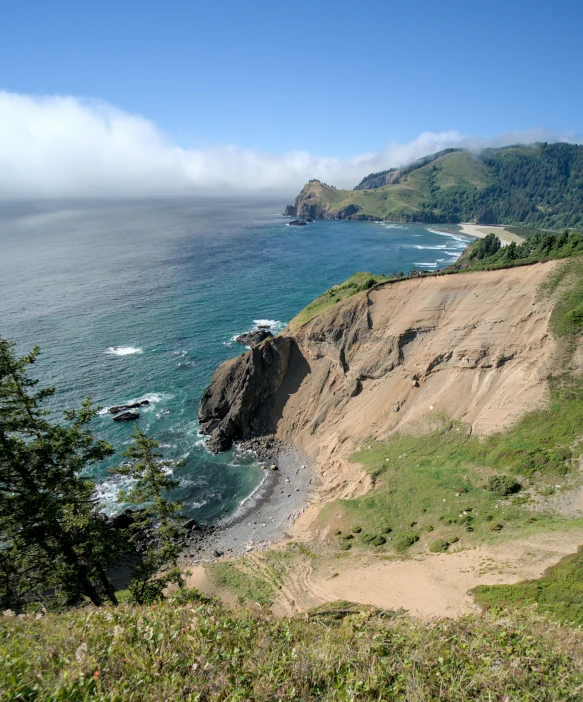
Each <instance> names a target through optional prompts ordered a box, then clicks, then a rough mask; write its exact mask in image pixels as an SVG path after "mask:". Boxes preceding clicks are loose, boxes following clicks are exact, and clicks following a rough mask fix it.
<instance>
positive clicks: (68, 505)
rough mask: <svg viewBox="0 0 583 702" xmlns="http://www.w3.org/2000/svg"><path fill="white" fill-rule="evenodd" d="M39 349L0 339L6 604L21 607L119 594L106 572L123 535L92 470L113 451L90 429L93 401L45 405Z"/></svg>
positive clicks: (48, 391)
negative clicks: (104, 507) (109, 517)
mask: <svg viewBox="0 0 583 702" xmlns="http://www.w3.org/2000/svg"><path fill="white" fill-rule="evenodd" d="M38 354H39V349H38V348H34V349H33V351H32V352H31V353H30V354H28V355H26V356H23V357H22V358H18V357H17V356H16V355H15V352H14V344H12V343H10V342H8V341H6V340H4V339H1V338H0V602H1V603H2V604H3V606H5V607H18V606H20V605H21V604H22V603H23V602H24V601H26V600H27V599H30V598H31V597H33V596H34V597H37V596H39V595H42V596H43V597H51V598H53V599H54V598H57V599H58V598H60V599H61V600H63V601H64V603H65V604H74V603H77V602H79V601H81V600H82V599H83V598H84V597H88V598H89V599H90V600H91V601H92V602H93V603H94V604H95V605H100V604H102V602H103V597H104V596H105V597H107V598H108V599H109V600H111V601H112V602H114V603H116V597H115V593H114V590H113V587H112V586H111V583H110V582H109V580H108V578H107V575H106V570H107V568H108V567H109V566H110V565H111V564H112V563H113V562H114V561H115V560H116V558H117V557H118V555H119V553H120V552H121V551H122V549H123V545H124V544H123V537H122V536H121V535H120V533H119V532H117V533H116V532H115V531H114V530H112V529H110V528H109V527H108V526H107V525H106V523H105V522H104V520H101V519H98V518H97V517H96V510H95V500H94V499H93V494H94V489H95V486H94V484H93V482H92V481H90V480H89V479H87V478H85V477H83V473H84V472H85V471H86V470H87V468H88V467H90V466H91V465H94V464H96V463H100V462H101V461H103V459H104V458H106V457H107V456H109V455H111V454H112V453H113V448H112V447H111V445H110V444H108V443H106V442H105V441H100V440H97V439H96V438H95V437H94V436H93V434H92V433H91V432H90V431H89V429H88V424H89V422H90V421H91V419H92V418H93V416H94V415H95V410H94V409H93V408H92V407H91V404H90V400H89V399H87V400H86V401H85V402H84V403H83V404H82V405H81V407H80V408H79V409H78V410H71V411H68V412H65V413H64V415H65V420H66V423H64V424H58V423H54V422H51V421H50V420H49V419H48V414H49V413H48V411H46V410H44V409H42V403H43V402H44V401H45V400H46V399H47V398H49V397H51V396H52V395H53V394H54V392H55V390H54V388H51V387H49V388H43V389H37V385H38V381H37V380H34V379H32V378H31V377H30V375H29V374H28V368H29V366H31V365H32V364H34V363H35V361H36V359H37V356H38Z"/></svg>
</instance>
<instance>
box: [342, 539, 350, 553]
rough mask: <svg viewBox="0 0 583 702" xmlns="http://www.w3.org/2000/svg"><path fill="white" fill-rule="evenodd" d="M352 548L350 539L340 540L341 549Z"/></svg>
mask: <svg viewBox="0 0 583 702" xmlns="http://www.w3.org/2000/svg"><path fill="white" fill-rule="evenodd" d="M351 548H352V544H351V543H350V541H341V542H340V550H341V551H348V550H350V549H351Z"/></svg>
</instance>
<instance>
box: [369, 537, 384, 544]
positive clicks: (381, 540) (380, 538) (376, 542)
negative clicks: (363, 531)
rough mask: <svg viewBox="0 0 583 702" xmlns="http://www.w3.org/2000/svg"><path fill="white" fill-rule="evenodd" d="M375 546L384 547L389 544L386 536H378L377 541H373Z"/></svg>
mask: <svg viewBox="0 0 583 702" xmlns="http://www.w3.org/2000/svg"><path fill="white" fill-rule="evenodd" d="M371 543H372V545H373V546H382V545H383V544H386V543H387V540H386V539H385V537H384V536H377V537H376V538H375V539H373V540H372V541H371Z"/></svg>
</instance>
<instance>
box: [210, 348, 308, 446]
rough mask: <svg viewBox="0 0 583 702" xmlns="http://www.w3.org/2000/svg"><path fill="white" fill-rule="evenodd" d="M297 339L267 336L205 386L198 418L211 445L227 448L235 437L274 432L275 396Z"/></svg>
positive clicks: (220, 367)
mask: <svg viewBox="0 0 583 702" xmlns="http://www.w3.org/2000/svg"><path fill="white" fill-rule="evenodd" d="M293 346H294V341H293V339H291V338H290V337H276V338H271V339H267V340H266V341H264V342H263V343H262V344H260V345H259V346H255V347H254V348H252V349H251V350H250V351H248V352H247V353H245V354H243V355H241V356H238V357H237V358H233V359H231V360H230V361H226V362H225V363H223V364H222V365H220V366H219V367H218V368H217V370H216V371H215V373H214V375H213V378H212V381H211V384H210V385H209V386H208V388H207V389H206V390H205V392H204V394H203V396H202V400H201V403H200V408H199V412H198V419H199V421H200V423H201V431H202V433H203V434H210V440H209V448H210V449H211V450H212V451H224V450H225V449H228V448H230V446H231V445H232V443H233V441H237V440H241V439H247V438H249V437H251V436H253V435H255V434H271V433H273V431H274V428H275V426H276V424H277V412H276V410H277V408H276V406H275V398H276V395H277V393H278V391H279V390H280V388H281V385H282V383H283V381H284V379H285V377H286V375H287V371H288V364H289V360H290V355H291V351H292V347H293Z"/></svg>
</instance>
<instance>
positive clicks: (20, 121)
mask: <svg viewBox="0 0 583 702" xmlns="http://www.w3.org/2000/svg"><path fill="white" fill-rule="evenodd" d="M557 139H564V140H567V141H574V140H575V137H574V135H573V134H567V135H552V134H550V133H549V132H548V131H547V130H545V129H542V128H541V129H533V130H529V131H525V132H510V133H508V134H502V135H500V136H498V137H496V138H494V139H479V138H475V137H467V136H464V135H462V134H461V133H460V132H458V131H445V132H440V133H434V132H424V133H423V134H420V135H419V136H418V137H417V138H416V139H414V140H413V141H411V142H409V143H406V144H400V143H397V142H390V143H389V144H388V145H387V146H386V148H384V149H383V150H382V151H380V152H379V153H376V154H374V153H367V154H361V155H358V156H354V157H351V158H346V159H337V158H331V157H330V158H325V157H319V156H314V155H312V154H310V153H308V152H306V151H293V152H290V153H285V154H268V153H262V152H260V151H256V150H252V149H240V148H237V147H235V146H217V147H213V148H205V149H182V148H180V147H178V146H174V145H172V144H170V143H168V141H167V140H166V139H165V138H164V136H163V135H162V134H161V132H160V130H159V129H158V128H157V127H156V125H155V124H153V123H152V122H150V121H149V120H147V119H145V118H143V117H140V116H137V115H131V114H128V113H126V112H123V111H122V110H119V109H117V108H115V107H113V106H111V105H109V104H107V103H104V102H100V101H96V100H83V99H79V98H75V97H32V96H28V95H20V94H16V93H8V92H0V196H4V197H14V196H69V195H84V196H86V195H95V196H98V195H102V196H105V195H107V196H109V195H113V196H117V195H120V196H123V195H154V194H156V195H158V194H159V195H168V194H193V193H197V192H208V191H213V192H216V191H221V192H231V193H233V192H241V191H244V192H250V191H274V192H286V193H289V194H292V193H294V192H296V191H297V190H299V188H300V187H301V186H302V185H303V184H304V183H305V182H306V181H307V180H309V179H310V178H319V179H320V180H323V181H325V182H327V183H331V184H334V185H336V186H338V187H354V185H356V183H358V181H359V180H361V179H362V178H363V177H364V176H365V175H367V174H368V173H371V172H374V171H380V170H384V169H386V168H391V167H393V166H400V165H403V164H406V163H409V162H410V161H412V160H414V159H416V158H420V157H421V156H425V155H427V154H430V153H433V152H435V151H439V150H441V149H445V148H447V147H451V146H464V147H468V148H472V149H480V148H484V147H486V146H502V145H504V144H510V143H519V142H520V143H532V142H535V141H543V140H547V141H555V140H557Z"/></svg>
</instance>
